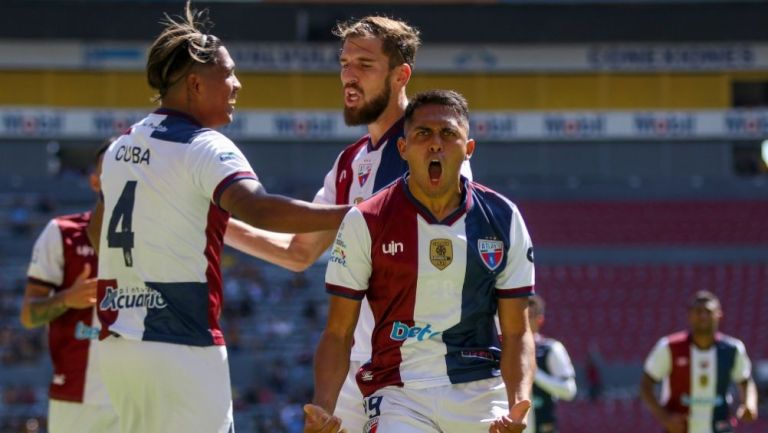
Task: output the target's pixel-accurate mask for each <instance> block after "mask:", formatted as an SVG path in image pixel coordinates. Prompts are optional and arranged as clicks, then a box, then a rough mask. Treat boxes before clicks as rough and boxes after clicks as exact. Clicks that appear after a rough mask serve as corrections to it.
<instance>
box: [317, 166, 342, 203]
mask: <svg viewBox="0 0 768 433" xmlns="http://www.w3.org/2000/svg"><path fill="white" fill-rule="evenodd" d="M341 155H342V154H339V156H337V157H336V161H335V162H334V163H333V167H332V168H331V170H330V171H329V172H328V173H327V174H326V175H325V180H323V187H322V188H320V190H319V191H317V194H315V198H314V200H312V201H313V202H314V203H321V204H336V173H338V170H339V159H341Z"/></svg>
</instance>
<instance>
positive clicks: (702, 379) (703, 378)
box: [699, 374, 709, 386]
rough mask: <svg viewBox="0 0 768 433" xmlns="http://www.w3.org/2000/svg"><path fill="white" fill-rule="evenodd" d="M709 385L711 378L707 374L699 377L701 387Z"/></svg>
mask: <svg viewBox="0 0 768 433" xmlns="http://www.w3.org/2000/svg"><path fill="white" fill-rule="evenodd" d="M707 384H709V376H707V375H706V374H702V375H701V376H699V385H701V386H707Z"/></svg>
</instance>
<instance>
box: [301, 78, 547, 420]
mask: <svg viewBox="0 0 768 433" xmlns="http://www.w3.org/2000/svg"><path fill="white" fill-rule="evenodd" d="M405 131H406V134H405V137H404V138H401V139H400V140H398V143H397V147H398V151H399V153H400V155H401V157H402V158H403V159H404V160H405V161H407V164H408V173H407V174H406V175H404V176H402V177H401V178H399V179H398V180H397V181H396V182H394V183H392V184H391V185H389V186H387V187H386V188H384V189H382V190H381V191H379V192H378V193H376V194H375V195H374V196H373V197H371V198H370V199H368V200H366V201H364V202H362V203H360V204H359V205H358V206H357V207H356V208H353V209H352V210H350V212H349V213H348V214H347V216H346V217H345V219H344V222H343V223H342V226H341V228H340V229H339V232H338V234H337V237H336V239H335V242H334V250H333V253H332V254H331V258H330V260H329V263H328V270H327V273H326V287H327V289H328V292H329V293H330V294H331V295H332V296H331V297H330V310H329V316H328V323H327V326H326V328H325V330H324V332H323V334H322V337H321V339H320V343H319V345H318V347H317V352H316V354H315V396H314V399H313V404H310V405H307V406H306V408H305V410H306V411H307V421H306V425H305V429H304V431H305V432H307V433H309V432H320V431H322V432H327V431H331V432H333V431H337V430H338V425H339V423H343V420H339V417H338V416H332V415H331V414H333V413H334V412H335V406H336V401H337V398H338V395H339V391H340V390H341V388H342V385H343V383H344V380H345V370H346V368H344V367H347V366H348V363H349V353H350V351H351V348H352V341H353V333H354V330H355V327H356V324H357V321H358V316H359V312H360V309H361V300H362V299H363V298H367V299H368V301H369V303H370V306H371V310H372V311H373V316H374V329H373V333H372V339H371V341H372V345H373V354H372V358H371V359H370V360H369V361H368V362H366V363H365V364H364V365H363V366H362V367H361V368H360V369H359V371H358V372H357V377H356V379H357V383H358V386H359V387H360V389H361V391H362V393H363V395H364V397H365V399H364V407H365V410H366V413H367V415H368V418H369V420H368V421H367V423H366V425H365V427H364V430H363V431H365V432H369V431H377V430H378V431H382V432H398V433H416V432H419V433H421V432H424V433H427V432H429V433H437V432H444V433H480V432H487V431H490V432H494V433H495V432H518V433H519V432H521V431H523V429H524V428H525V426H526V422H525V419H526V415H527V412H528V409H529V408H530V400H529V398H530V387H531V382H532V380H533V373H534V370H535V359H534V342H533V335H532V332H531V329H530V326H529V323H528V319H527V309H528V301H527V297H528V296H530V295H531V294H532V293H533V283H534V267H533V262H532V254H531V252H532V245H531V240H530V237H529V236H528V232H527V230H526V227H525V224H524V222H523V219H522V217H521V216H520V213H519V211H518V210H517V207H516V206H515V205H514V204H512V203H511V202H510V201H509V200H507V199H506V198H504V197H503V196H501V195H499V194H498V193H496V192H494V191H492V190H490V189H488V188H486V187H484V186H482V185H480V184H477V183H474V182H472V181H470V180H468V179H467V178H466V177H464V176H461V175H460V169H461V166H462V164H463V163H464V161H465V160H466V159H467V158H468V157H469V156H471V155H472V152H473V151H474V148H475V142H474V140H471V139H469V138H468V133H469V119H468V108H467V104H466V101H465V100H464V98H463V97H462V96H461V95H459V94H458V93H456V92H453V91H446V90H437V91H430V92H424V93H421V94H418V95H416V96H415V97H414V98H413V100H412V101H411V102H410V104H409V105H408V107H407V109H406V112H405ZM497 311H498V315H499V320H500V329H501V333H502V337H503V338H502V340H501V341H499V335H498V332H497V327H496V323H495V320H494V316H495V314H496V313H497ZM499 348H500V349H499ZM340 367H341V368H340ZM502 385H506V387H504V386H502ZM505 400H508V401H509V402H510V405H511V409H510V411H509V413H507V414H503V415H500V414H498V412H497V409H498V407H495V406H496V403H498V402H502V401H505Z"/></svg>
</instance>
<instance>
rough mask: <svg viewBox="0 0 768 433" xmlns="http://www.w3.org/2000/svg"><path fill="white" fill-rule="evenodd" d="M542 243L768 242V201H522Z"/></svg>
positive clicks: (526, 217) (531, 230) (702, 243)
mask: <svg viewBox="0 0 768 433" xmlns="http://www.w3.org/2000/svg"><path fill="white" fill-rule="evenodd" d="M518 206H519V207H520V209H521V211H522V213H523V217H524V218H525V220H526V222H528V224H529V227H528V228H529V230H530V232H531V235H532V236H533V239H534V240H535V241H536V244H537V245H547V246H549V245H622V246H627V245H653V244H666V245H688V246H691V245H707V244H714V245H719V244H744V245H757V244H763V245H764V244H767V243H768V201H689V202H681V201H669V202H662V201H653V202H644V201H632V202H600V201H593V202H584V201H580V202H535V201H531V202H519V203H518Z"/></svg>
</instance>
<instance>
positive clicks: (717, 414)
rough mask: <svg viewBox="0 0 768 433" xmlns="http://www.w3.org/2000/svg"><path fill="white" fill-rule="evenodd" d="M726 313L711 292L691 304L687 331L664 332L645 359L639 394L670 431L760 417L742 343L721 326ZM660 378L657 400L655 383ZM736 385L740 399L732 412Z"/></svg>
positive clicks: (704, 432)
mask: <svg viewBox="0 0 768 433" xmlns="http://www.w3.org/2000/svg"><path fill="white" fill-rule="evenodd" d="M722 316H723V312H722V308H721V307H720V300H719V299H718V298H717V297H716V296H715V295H714V294H712V293H711V292H708V291H705V290H702V291H699V292H696V294H695V295H694V296H693V297H692V299H691V301H690V303H689V304H688V326H689V329H688V330H687V331H682V332H678V333H675V334H672V335H669V336H666V337H663V338H662V339H661V340H659V342H658V343H657V344H656V346H655V347H654V348H653V350H652V351H651V353H650V354H649V355H648V358H647V359H646V360H645V368H644V370H645V374H643V378H642V382H641V384H640V397H641V398H642V399H643V401H644V402H645V404H646V406H648V409H650V411H651V413H652V414H653V416H654V418H656V420H658V421H659V423H660V424H661V425H662V426H663V427H664V429H665V431H666V432H667V433H730V432H733V430H734V428H735V425H736V421H737V420H739V419H742V420H745V421H751V420H754V419H756V418H757V390H756V388H755V384H754V382H753V381H752V376H751V375H752V365H751V363H750V361H749V357H748V356H747V350H746V349H745V347H744V343H742V342H741V341H740V340H738V339H736V338H734V337H730V336H727V335H724V334H721V333H719V332H718V326H719V323H720V319H721V318H722ZM658 382H663V383H662V395H661V398H660V400H657V399H656V397H655V395H654V393H653V385H654V384H655V383H658ZM732 385H735V386H736V388H737V389H738V392H739V401H740V404H739V406H738V407H737V408H736V410H735V413H734V412H731V407H730V405H731V401H732V396H731V395H730V390H731V387H732Z"/></svg>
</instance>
